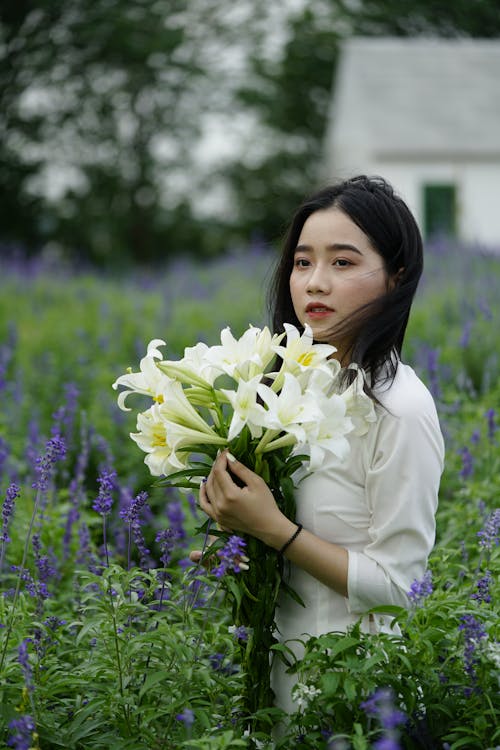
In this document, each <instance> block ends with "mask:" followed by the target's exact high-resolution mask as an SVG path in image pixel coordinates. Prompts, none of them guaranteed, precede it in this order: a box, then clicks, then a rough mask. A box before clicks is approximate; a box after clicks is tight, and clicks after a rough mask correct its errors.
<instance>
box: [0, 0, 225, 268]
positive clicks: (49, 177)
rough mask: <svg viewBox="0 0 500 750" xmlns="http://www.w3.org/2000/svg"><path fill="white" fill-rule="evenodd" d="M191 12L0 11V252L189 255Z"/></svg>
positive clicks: (159, 6) (70, 0)
mask: <svg viewBox="0 0 500 750" xmlns="http://www.w3.org/2000/svg"><path fill="white" fill-rule="evenodd" d="M201 5H202V4H201V3H197V9H199V8H200V7H201ZM190 6H191V7H192V6H193V2H192V0H191V2H190V0H155V2H145V1H144V0H126V2H124V1H123V0H122V1H120V0H65V2H63V3H53V2H52V0H38V1H37V2H29V0H21V1H20V0H2V5H1V9H0V56H1V65H0V189H1V202H0V211H1V218H0V222H1V227H2V230H1V231H2V239H3V240H4V241H8V242H11V243H22V244H23V245H24V246H27V247H28V248H29V250H30V251H31V252H36V251H37V249H39V248H40V247H41V246H45V247H47V246H48V247H51V246H52V247H53V248H54V249H55V248H59V249H60V248H62V249H66V248H68V249H71V250H72V252H74V253H76V254H77V255H79V256H80V257H82V258H84V259H87V260H90V261H92V262H96V263H101V264H102V263H106V262H107V261H111V262H113V263H115V264H116V263H123V264H127V262H129V261H140V262H154V261H155V260H156V259H157V258H160V257H163V256H165V254H168V249H169V248H172V247H175V248H176V250H182V249H183V247H182V245H184V246H185V247H186V248H187V247H192V246H194V247H196V245H197V241H198V240H199V236H198V235H201V227H199V226H198V227H196V225H195V224H194V223H193V222H192V221H191V210H190V207H189V204H188V203H187V201H186V197H185V195H179V194H178V191H177V184H178V182H179V180H182V174H183V172H186V171H187V172H188V173H189V164H190V151H191V144H192V143H193V142H195V141H196V137H197V133H198V124H197V117H196V114H197V113H196V112H193V111H192V109H191V104H192V101H193V100H194V99H195V96H194V94H193V91H196V87H197V85H198V82H199V81H200V80H201V79H203V78H204V77H205V70H204V66H203V61H202V52H203V46H204V37H205V36H206V29H205V28H204V26H203V13H198V16H197V17H196V18H195V21H197V22H196V23H195V22H193V23H191V20H192V18H191V17H190V11H189V8H190ZM207 8H208V10H210V7H209V4H207ZM192 15H193V13H192V12H191V16H192ZM188 94H189V95H190V96H188ZM61 181H62V182H61ZM179 243H180V244H181V246H180V247H179ZM205 244H206V243H205ZM206 249H207V248H206V246H205V250H206Z"/></svg>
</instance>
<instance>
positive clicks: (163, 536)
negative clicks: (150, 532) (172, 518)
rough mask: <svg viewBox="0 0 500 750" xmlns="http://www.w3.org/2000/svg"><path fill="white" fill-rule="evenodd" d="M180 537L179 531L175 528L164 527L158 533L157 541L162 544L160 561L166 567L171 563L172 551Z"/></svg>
mask: <svg viewBox="0 0 500 750" xmlns="http://www.w3.org/2000/svg"><path fill="white" fill-rule="evenodd" d="M178 538H179V536H178V532H177V531H175V530H174V529H164V530H163V531H159V532H158V533H157V535H156V538H155V541H156V542H157V543H158V544H159V545H160V553H161V554H160V562H161V564H162V565H163V567H164V568H168V566H169V564H170V560H171V558H172V551H173V550H174V548H175V544H176V542H177V539H178Z"/></svg>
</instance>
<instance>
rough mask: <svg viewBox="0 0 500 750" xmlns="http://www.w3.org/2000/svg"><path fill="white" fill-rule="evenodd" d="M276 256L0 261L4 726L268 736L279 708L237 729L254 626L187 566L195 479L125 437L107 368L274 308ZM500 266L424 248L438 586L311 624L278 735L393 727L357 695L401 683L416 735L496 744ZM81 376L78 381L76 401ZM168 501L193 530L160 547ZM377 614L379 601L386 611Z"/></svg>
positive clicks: (159, 743) (45, 749)
mask: <svg viewBox="0 0 500 750" xmlns="http://www.w3.org/2000/svg"><path fill="white" fill-rule="evenodd" d="M268 263H269V258H265V257H262V256H255V255H251V254H248V256H246V257H244V256H241V257H234V258H231V259H226V260H225V261H223V262H220V263H216V264H215V263H214V264H211V265H209V266H205V267H198V266H194V265H190V264H185V265H182V264H177V265H176V266H175V267H171V268H170V269H168V270H164V271H162V272H161V273H158V274H157V276H156V277H155V278H152V277H147V276H146V275H144V274H143V275H136V276H135V277H134V278H132V277H126V276H123V275H121V276H119V277H118V276H116V277H110V276H108V277H106V276H102V277H100V278H98V277H93V276H90V275H85V274H72V273H71V272H70V269H67V268H66V269H62V268H59V269H57V268H54V267H50V268H48V269H46V270H44V269H43V268H38V267H35V266H33V265H30V266H27V267H16V268H11V267H9V266H7V265H4V266H3V267H2V269H1V274H0V279H1V281H0V288H1V289H0V290H1V294H0V368H1V369H0V372H1V375H2V378H1V380H0V388H1V391H2V399H3V401H2V403H3V408H2V410H1V412H0V438H1V440H0V456H1V460H0V474H1V476H2V484H1V488H2V501H3V496H4V493H5V491H6V489H7V487H8V485H9V483H10V482H12V481H16V482H17V483H18V484H19V485H20V488H21V495H20V497H19V498H17V499H16V502H15V511H14V514H13V516H12V519H11V520H10V522H9V525H8V536H9V538H10V540H11V541H9V542H5V541H0V552H1V557H0V560H1V562H0V567H1V569H0V577H1V588H2V594H3V595H2V596H1V597H0V625H1V626H2V627H0V736H1V737H2V740H0V742H3V743H4V745H5V743H6V742H7V739H8V738H9V737H10V736H11V730H10V729H8V725H9V723H10V722H11V721H12V720H14V719H19V717H22V716H24V715H27V714H29V715H30V716H33V717H34V720H35V726H36V734H37V735H38V737H33V736H32V737H31V742H32V746H33V747H37V748H40V749H41V750H52V749H56V748H65V749H68V748H72V749H74V750H80V749H81V750H83V749H84V748H85V749H86V748H96V749H97V748H102V747H106V748H108V747H109V748H117V749H118V748H131V749H134V750H137V749H140V748H153V749H154V748H166V749H167V750H168V748H179V747H185V748H208V749H209V750H222V749H223V748H230V747H231V748H232V747H242V748H244V747H247V748H250V747H251V746H252V744H255V743H253V740H257V739H258V740H259V742H260V743H261V747H263V748H266V750H270V748H271V747H272V740H271V727H272V726H273V725H275V724H277V723H278V722H279V720H280V718H281V713H280V711H279V710H278V709H274V708H270V709H268V710H266V711H263V712H262V713H261V714H260V715H259V716H258V717H256V719H257V721H256V724H257V723H258V726H259V732H258V733H256V734H254V736H253V738H249V737H248V736H247V735H246V734H245V730H246V729H247V724H246V723H245V722H244V721H242V719H241V716H242V714H243V712H242V708H243V707H242V706H241V695H242V685H243V681H244V676H245V675H244V672H242V670H241V664H240V653H241V651H240V645H239V644H237V643H236V642H235V640H234V636H233V634H232V633H231V632H230V631H229V630H228V628H229V626H231V625H232V624H233V622H234V621H233V613H232V612H231V611H230V608H229V607H228V606H227V602H226V601H224V600H223V599H222V598H221V596H220V589H219V588H218V587H217V582H216V581H215V580H214V579H213V577H212V576H211V574H210V573H205V572H203V574H202V575H201V577H199V578H197V579H193V572H192V570H193V569H190V570H191V572H189V570H188V571H187V572H185V571H184V570H183V566H184V562H183V561H184V560H185V557H186V555H187V552H188V550H189V549H190V548H191V547H193V548H196V547H200V546H201V544H202V543H203V542H202V540H201V539H200V536H201V535H197V534H196V531H195V529H196V528H197V527H198V526H199V525H200V522H201V519H200V518H199V516H198V515H197V514H196V509H194V510H193V509H192V508H191V505H190V502H189V497H186V496H185V495H183V496H178V495H174V494H172V491H171V490H168V489H167V490H165V488H163V487H160V486H156V487H152V480H151V477H149V476H148V475H147V474H146V472H145V469H144V467H143V465H142V461H141V457H140V455H139V456H138V455H137V454H138V451H137V449H136V448H135V446H133V444H132V443H131V441H129V440H128V439H127V432H129V431H132V430H133V429H134V427H135V426H134V424H133V423H132V422H130V421H127V415H125V418H123V417H122V415H121V412H119V411H118V409H117V406H116V393H115V392H114V391H113V390H112V389H111V383H112V382H113V381H114V379H115V378H116V377H117V376H118V375H120V374H122V372H123V371H124V369H125V368H126V367H127V366H128V365H132V366H133V367H134V368H135V367H136V363H137V360H138V358H139V357H140V356H142V354H143V353H144V352H145V348H146V345H147V342H148V341H149V340H150V339H152V338H157V337H162V338H164V339H165V340H166V341H167V351H169V352H170V353H171V354H172V356H175V357H177V356H179V354H181V353H182V349H183V347H185V346H186V345H192V344H193V343H194V342H195V341H197V340H200V339H204V340H205V341H207V343H216V339H217V337H218V333H219V331H220V329H221V328H222V327H223V326H224V325H227V324H230V325H231V326H232V329H233V332H234V333H235V334H236V333H238V334H239V333H242V332H243V330H244V329H245V328H246V327H247V325H248V323H249V322H252V323H254V324H255V325H259V324H261V323H263V322H264V320H263V317H264V315H263V313H262V312H261V311H262V306H263V305H262V303H263V294H262V284H263V280H264V278H265V275H266V269H267V267H268ZM499 278H500V268H499V261H498V259H496V258H483V257H480V256H477V255H471V254H465V253H464V252H462V251H461V250H460V249H459V248H457V247H449V248H448V249H447V250H446V252H443V249H442V248H441V249H440V251H439V254H437V251H435V252H433V251H432V249H430V250H429V252H428V259H427V267H426V276H425V279H424V284H423V286H422V289H421V292H420V293H419V297H418V299H417V301H416V306H415V314H414V316H413V319H412V323H411V327H410V331H409V337H408V341H407V347H406V359H407V361H410V362H411V363H412V364H413V365H414V366H415V368H416V369H417V370H418V371H419V373H420V374H421V376H422V378H423V379H424V380H425V381H426V382H427V384H428V385H429V387H431V388H432V390H433V392H434V394H435V397H436V402H437V406H438V410H439V415H440V419H441V423H442V428H443V432H444V435H445V438H446V445H447V460H446V468H445V473H444V476H443V481H442V488H441V493H440V507H439V510H438V516H437V522H438V538H437V544H436V547H435V550H434V552H433V554H432V556H431V559H430V561H429V569H430V571H431V573H432V581H433V592H432V593H431V594H429V595H428V596H426V597H425V598H424V597H422V598H421V600H420V601H418V602H417V603H416V604H415V606H413V607H412V608H411V609H410V610H409V611H408V612H404V611H402V610H397V611H396V610H395V611H393V610H391V611H390V612H388V611H387V610H385V612H383V613H382V614H386V615H387V614H396V621H397V628H398V629H395V630H394V631H393V632H392V633H391V632H390V633H385V632H383V633H378V634H376V633H374V634H370V633H366V632H364V631H363V630H362V629H361V628H360V627H359V626H356V627H354V628H353V630H352V632H350V633H349V634H348V635H347V636H346V635H343V634H335V633H329V634H326V635H324V636H321V637H319V638H313V639H310V640H309V641H308V643H307V646H306V655H305V658H304V659H303V660H301V661H299V662H298V663H296V664H295V665H294V666H293V667H292V669H293V670H294V671H295V672H296V674H297V678H298V680H299V682H300V683H301V684H302V685H303V686H305V687H304V689H303V696H302V699H301V701H300V705H299V703H297V711H296V712H295V713H294V714H292V715H291V716H289V717H287V720H286V722H285V724H284V726H283V731H282V735H281V736H280V737H279V738H278V737H276V738H275V740H274V742H275V743H276V747H283V748H287V747H297V748H307V749H308V750H315V749H316V748H317V749H318V750H326V749H327V748H328V750H331V748H338V749H340V748H344V749H345V750H350V749H351V748H352V749H353V750H367V749H368V748H371V747H372V748H373V747H374V746H375V745H374V743H376V742H377V741H378V740H380V739H381V738H382V737H383V736H384V733H385V732H386V727H384V726H383V721H382V719H383V717H382V719H381V718H380V717H379V718H377V717H376V716H373V715H369V713H368V712H367V709H366V707H363V706H362V704H366V703H367V702H369V701H370V700H372V698H373V694H374V693H375V694H376V693H377V691H380V690H381V689H387V690H389V689H392V692H390V693H389V695H390V696H391V701H392V709H394V710H398V711H400V712H402V713H404V716H405V721H404V723H399V724H397V726H396V727H395V728H394V732H395V733H397V735H398V738H397V741H398V743H399V745H400V746H401V747H402V748H405V750H413V749H414V748H415V749H416V750H419V748H422V750H424V749H425V748H430V747H443V745H444V743H448V746H449V747H450V748H451V750H460V748H478V750H479V748H491V749H493V748H495V747H496V746H497V745H498V744H499V742H500V736H499V734H498V729H497V726H498V723H499V722H498V719H499V716H498V701H497V700H496V697H497V695H498V687H499V685H498V665H499V661H498V660H499V652H498V616H497V610H498V604H497V602H498V586H499V584H498V580H499V576H498V570H499V550H500V548H499V547H498V546H497V545H496V544H495V542H494V541H492V543H491V545H490V547H488V545H485V544H483V541H484V534H483V536H479V535H478V534H479V532H484V529H485V528H486V527H487V523H488V520H489V519H490V520H491V513H492V512H493V511H494V510H495V508H496V507H498V496H499V492H500V454H499V451H498V442H499V434H500V432H499V430H498V422H499V414H500V390H499V385H498V383H499V377H498V375H499V373H498V367H499V365H498V359H497V358H495V354H496V352H497V351H498V350H499V348H500V347H499V341H498V331H499V330H500V325H499V324H500V321H499V319H498V315H499V313H498V304H497V289H498V280H499ZM228 289H231V291H232V293H231V295H229V293H228ZM235 299H237V300H238V306H237V307H236V306H235V304H234V300H235ZM256 316H257V317H256ZM69 383H74V384H75V385H76V386H77V388H78V391H79V394H78V397H77V398H76V401H75V403H74V404H73V407H72V408H70V404H71V399H70V398H69V397H68V392H67V386H68V384H69ZM61 409H62V411H61ZM72 409H73V410H72ZM55 426H59V427H60V428H61V431H62V433H63V435H64V437H65V439H66V442H67V445H68V455H67V457H66V459H65V460H63V461H60V462H58V463H57V464H56V465H55V466H54V467H53V473H52V475H51V481H50V483H49V487H48V491H47V493H42V494H41V495H39V499H38V505H37V510H36V511H35V513H34V502H33V501H34V497H35V491H34V490H33V489H32V488H31V484H32V482H33V480H34V478H35V473H34V466H33V463H34V456H36V455H40V454H43V451H44V445H45V442H46V440H47V438H48V437H49V436H50V434H51V430H52V429H53V428H54V427H55ZM103 466H106V467H107V468H114V469H115V470H116V472H117V479H116V481H117V487H116V488H115V490H114V491H113V498H114V505H113V509H112V511H111V512H110V514H109V516H108V517H107V519H106V528H107V535H106V536H107V540H106V544H107V547H108V553H109V564H107V563H106V557H105V555H104V552H103V549H102V545H103V543H104V541H105V538H104V535H103V519H102V518H101V517H100V516H99V515H98V514H97V513H96V511H94V510H93V508H92V505H93V503H94V500H95V499H96V497H97V495H98V492H99V486H98V483H97V481H96V480H97V477H98V476H99V474H100V471H101V470H102V468H103ZM145 488H147V490H148V492H149V495H150V496H149V505H150V508H151V512H149V511H148V512H147V513H146V512H145V513H144V514H143V516H141V523H142V525H141V526H140V529H141V531H142V533H143V535H144V540H145V544H146V546H147V547H148V549H149V554H148V555H146V556H144V555H143V554H142V553H141V552H140V551H139V549H138V546H137V544H136V543H135V542H134V537H133V534H132V535H131V532H132V529H131V527H130V525H129V524H128V523H126V522H125V521H124V520H123V519H121V518H120V516H119V513H118V510H119V509H123V507H125V506H126V500H127V498H131V497H133V496H134V495H135V494H136V493H137V492H138V491H140V490H142V489H145ZM288 489H289V488H288ZM288 489H287V492H288ZM288 494H289V493H288ZM172 503H174V504H177V503H180V505H179V506H178V508H177V512H178V511H179V509H180V510H181V511H182V513H183V525H184V529H185V532H186V534H187V536H186V537H185V538H184V539H181V540H179V544H178V546H177V547H175V548H174V549H173V550H172V552H171V559H170V561H169V563H168V565H167V566H166V567H164V566H163V565H162V564H161V561H160V547H159V542H158V541H157V539H156V537H157V534H158V533H160V532H164V531H165V530H166V529H173V528H174V526H173V522H172V521H171V520H170V519H171V515H170V516H169V513H170V511H171V510H172V508H171V507H170V506H171V504H172ZM75 513H76V514H75ZM32 521H33V526H32V528H31V535H32V536H33V534H35V535H37V537H38V542H39V553H38V554H39V555H42V557H43V558H44V560H43V564H41V562H40V557H39V558H37V553H36V548H35V547H34V545H33V544H32V543H29V544H28V546H27V559H26V563H25V568H26V570H27V571H28V572H29V574H30V576H31V577H32V579H33V584H31V583H30V581H29V580H25V579H26V578H27V576H26V575H23V578H20V577H19V571H16V570H12V569H11V566H12V565H13V566H19V565H20V563H21V561H22V556H23V550H24V547H25V542H26V539H28V542H30V538H29V537H27V535H28V534H29V528H30V523H31V522H32ZM1 529H2V534H3V533H4V531H5V527H4V526H3V517H2V527H1ZM85 532H87V534H88V535H90V536H87V541H85ZM31 538H32V537H31ZM2 539H3V536H2ZM143 557H145V560H143V559H142V558H143ZM181 563H182V564H181ZM51 568H53V569H54V571H53V572H52V571H51ZM195 570H196V569H195ZM488 571H489V573H488ZM197 572H198V573H199V571H197ZM488 576H490V577H489V583H488V585H486V584H485V581H486V582H487V581H488ZM481 581H482V582H483V583H482V584H481V585H480V582H481ZM18 583H19V596H18V598H17V600H16V601H15V600H14V598H13V596H12V592H13V589H15V587H16V585H17V584H18ZM42 584H45V586H46V587H47V590H46V593H44V590H43V587H42ZM198 587H200V588H198ZM30 592H31V593H30ZM379 615H380V613H373V617H374V618H375V622H377V618H378V617H379ZM464 618H465V619H464ZM470 618H473V622H474V623H476V625H475V627H476V631H475V633H476V636H475V638H473V637H472V636H471V635H470V633H471V632H472V631H471V628H472V627H473V624H472V620H471V619H470ZM467 623H468V625H467ZM466 625H467V627H468V628H469V630H467V629H466V628H465V626H466ZM468 633H469V635H468ZM20 647H21V652H20V651H19V648H20ZM23 648H25V649H26V654H27V656H26V654H25V656H24V657H23V655H22V649H23ZM283 648H284V647H280V649H281V650H283ZM280 649H278V648H277V649H276V650H280ZM290 656H291V655H290V653H289V652H287V657H290ZM26 660H27V661H26ZM190 711H192V712H193V714H192V719H193V721H192V723H191V714H190V713H189V712H190ZM178 717H181V718H178ZM186 719H187V720H186Z"/></svg>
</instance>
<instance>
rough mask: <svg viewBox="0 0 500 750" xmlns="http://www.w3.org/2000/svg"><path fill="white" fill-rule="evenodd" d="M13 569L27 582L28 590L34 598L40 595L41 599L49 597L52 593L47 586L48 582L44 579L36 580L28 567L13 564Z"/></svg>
mask: <svg viewBox="0 0 500 750" xmlns="http://www.w3.org/2000/svg"><path fill="white" fill-rule="evenodd" d="M11 569H12V570H13V571H17V572H18V573H19V576H20V578H21V581H24V582H25V584H26V591H27V592H28V594H29V595H30V596H32V597H33V598H35V597H38V598H39V599H41V600H44V599H48V598H49V596H50V594H49V590H48V588H47V584H46V583H44V582H43V581H35V580H34V578H33V576H32V575H31V573H30V572H29V570H27V569H26V568H22V569H21V568H20V567H19V565H13V566H12V568H11Z"/></svg>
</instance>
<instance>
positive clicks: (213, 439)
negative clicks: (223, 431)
mask: <svg viewBox="0 0 500 750" xmlns="http://www.w3.org/2000/svg"><path fill="white" fill-rule="evenodd" d="M166 428H167V430H168V437H169V441H170V443H171V445H172V447H173V449H174V450H176V451H178V450H182V448H184V447H186V446H191V445H220V446H223V445H227V438H224V437H221V436H220V435H217V433H216V432H214V431H213V430H210V429H209V431H206V430H196V429H194V428H192V427H187V426H186V425H183V424H180V423H179V422H169V421H168V420H167V421H166Z"/></svg>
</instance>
